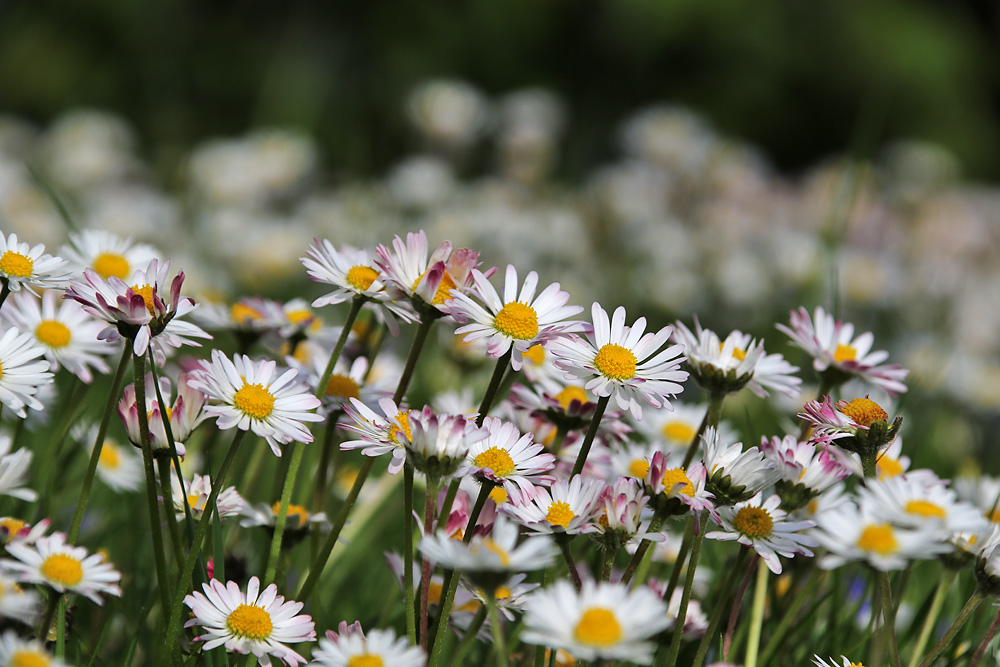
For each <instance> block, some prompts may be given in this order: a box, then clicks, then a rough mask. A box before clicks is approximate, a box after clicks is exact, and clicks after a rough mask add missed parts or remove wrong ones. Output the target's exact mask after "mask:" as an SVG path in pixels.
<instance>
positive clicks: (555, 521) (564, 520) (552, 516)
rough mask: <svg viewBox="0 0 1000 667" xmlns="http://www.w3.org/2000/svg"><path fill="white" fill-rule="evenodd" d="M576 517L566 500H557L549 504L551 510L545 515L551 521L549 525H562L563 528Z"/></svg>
mask: <svg viewBox="0 0 1000 667" xmlns="http://www.w3.org/2000/svg"><path fill="white" fill-rule="evenodd" d="M575 518H576V515H575V514H573V510H572V509H570V506H569V503H567V502H566V501H564V500H557V501H555V502H554V503H552V504H551V505H549V511H548V513H547V514H546V515H545V520H546V521H548V522H549V525H552V526H561V527H562V528H565V527H566V526H568V525H569V522H570V521H572V520H573V519H575Z"/></svg>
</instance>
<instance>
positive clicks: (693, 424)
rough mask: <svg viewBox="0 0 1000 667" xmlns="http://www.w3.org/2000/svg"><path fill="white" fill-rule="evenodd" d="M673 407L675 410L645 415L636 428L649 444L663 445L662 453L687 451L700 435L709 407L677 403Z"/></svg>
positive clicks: (655, 411) (652, 412)
mask: <svg viewBox="0 0 1000 667" xmlns="http://www.w3.org/2000/svg"><path fill="white" fill-rule="evenodd" d="M671 407H672V408H673V410H651V411H649V412H648V413H646V414H644V415H643V419H642V421H640V422H638V424H637V425H636V428H637V429H638V430H639V432H640V433H642V434H643V435H645V436H646V439H647V440H648V441H649V442H652V443H660V444H662V445H663V446H661V447H660V448H659V449H661V450H662V451H665V452H670V451H673V450H681V449H684V450H685V451H686V450H687V448H688V447H689V446H690V445H691V443H692V442H694V438H695V436H696V435H698V429H700V428H701V422H702V421H703V420H704V419H705V413H707V412H708V405H707V404H704V403H698V404H696V403H682V402H680V401H676V402H674V403H673V404H672V405H671Z"/></svg>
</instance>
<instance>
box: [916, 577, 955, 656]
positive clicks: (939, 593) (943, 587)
mask: <svg viewBox="0 0 1000 667" xmlns="http://www.w3.org/2000/svg"><path fill="white" fill-rule="evenodd" d="M956 576H958V572H956V571H955V570H953V569H951V568H947V569H946V570H945V571H944V573H942V575H941V577H940V578H939V579H938V583H937V586H936V587H935V588H934V599H933V600H932V601H931V608H930V610H928V612H927V616H926V617H925V618H924V624H923V625H922V626H921V627H920V635H919V636H918V637H917V643H916V644H914V645H913V654H912V655H911V656H910V662H909V663H908V665H907V667H917V662H918V661H919V660H920V656H921V655H923V653H924V648H926V646H927V642H928V641H929V640H930V638H931V633H932V632H934V626H935V625H936V624H937V620H938V616H940V615H941V609H942V608H943V607H944V601H945V600H946V599H947V598H948V591H949V590H950V589H951V585H952V583H954V581H955V577H956Z"/></svg>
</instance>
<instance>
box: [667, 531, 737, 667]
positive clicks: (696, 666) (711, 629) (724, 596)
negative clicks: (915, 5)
mask: <svg viewBox="0 0 1000 667" xmlns="http://www.w3.org/2000/svg"><path fill="white" fill-rule="evenodd" d="M702 532H705V531H704V529H703V530H702ZM697 546H698V543H697V542H695V547H697ZM751 551H752V549H750V548H749V547H743V548H742V549H740V555H739V556H737V557H736V565H735V566H734V567H733V569H732V570H731V571H730V573H729V579H728V580H726V583H725V584H723V586H722V590H721V591H719V599H718V601H717V602H716V606H715V609H713V610H712V618H711V619H710V620H709V621H708V629H707V630H706V631H705V635H704V636H703V637H702V638H701V643H700V644H698V652H697V653H696V654H695V656H694V662H692V663H691V667H701V663H702V662H703V661H704V660H705V656H706V655H707V654H708V647H709V646H711V644H712V638H713V637H714V636H715V631H716V630H717V629H718V627H719V621H721V620H722V614H723V612H724V611H725V610H726V604H727V602H728V600H729V593H730V591H732V590H733V588H734V587H735V586H736V582H737V580H738V579H739V576H740V574H741V573H742V572H743V564H744V563H745V562H746V559H747V557H748V556H749V555H750V552H751ZM694 559H695V553H694V550H692V551H691V562H692V564H694ZM689 567H690V566H689ZM690 573H691V570H690V569H689V570H688V578H689V579H690V578H691V574H690ZM685 587H686V584H685ZM681 608H682V609H683V608H684V607H683V606H682V607H681ZM679 622H680V619H678V623H679ZM675 630H676V628H675ZM675 634H676V633H675ZM678 639H679V636H678ZM670 648H671V651H673V645H671V647H670ZM669 664H670V665H671V667H673V664H674V663H673V662H670V663H669Z"/></svg>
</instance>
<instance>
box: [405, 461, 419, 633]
mask: <svg viewBox="0 0 1000 667" xmlns="http://www.w3.org/2000/svg"><path fill="white" fill-rule="evenodd" d="M403 601H404V607H405V609H406V638H407V639H409V640H410V646H415V645H416V643H417V626H416V614H415V613H414V602H413V466H412V465H410V462H409V460H407V461H406V463H404V464H403Z"/></svg>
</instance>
